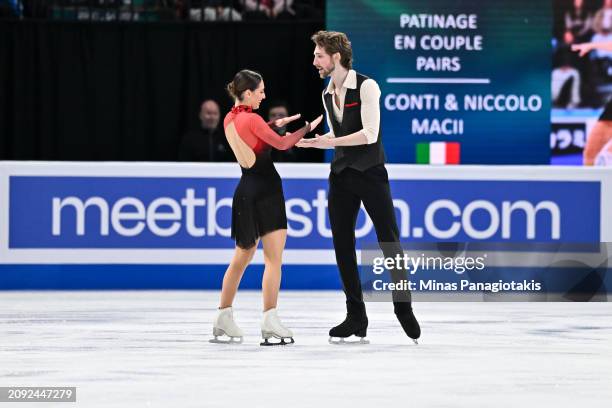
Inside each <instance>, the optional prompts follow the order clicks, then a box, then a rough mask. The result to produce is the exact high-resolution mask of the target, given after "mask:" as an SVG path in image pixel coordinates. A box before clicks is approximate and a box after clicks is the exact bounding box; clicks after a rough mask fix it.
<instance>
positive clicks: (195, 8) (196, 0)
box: [183, 0, 242, 21]
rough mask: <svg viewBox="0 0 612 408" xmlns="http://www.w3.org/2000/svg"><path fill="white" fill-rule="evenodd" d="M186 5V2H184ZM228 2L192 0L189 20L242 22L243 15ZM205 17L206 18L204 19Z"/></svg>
mask: <svg viewBox="0 0 612 408" xmlns="http://www.w3.org/2000/svg"><path fill="white" fill-rule="evenodd" d="M183 3H184V0H183ZM232 3H233V2H232V1H227V0H191V1H190V2H189V7H190V9H189V20H192V21H242V14H240V13H239V12H238V11H237V10H235V9H234V8H233V7H232ZM202 15H204V18H202Z"/></svg>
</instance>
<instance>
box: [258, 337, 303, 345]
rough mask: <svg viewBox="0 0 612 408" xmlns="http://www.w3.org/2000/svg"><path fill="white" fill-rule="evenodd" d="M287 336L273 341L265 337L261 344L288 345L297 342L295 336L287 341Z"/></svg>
mask: <svg viewBox="0 0 612 408" xmlns="http://www.w3.org/2000/svg"><path fill="white" fill-rule="evenodd" d="M285 338H287V337H284V338H281V339H280V341H278V342H272V341H270V339H264V341H262V342H261V343H259V345H260V346H265V347H268V346H286V345H289V344H293V343H295V340H293V337H288V339H289V341H285Z"/></svg>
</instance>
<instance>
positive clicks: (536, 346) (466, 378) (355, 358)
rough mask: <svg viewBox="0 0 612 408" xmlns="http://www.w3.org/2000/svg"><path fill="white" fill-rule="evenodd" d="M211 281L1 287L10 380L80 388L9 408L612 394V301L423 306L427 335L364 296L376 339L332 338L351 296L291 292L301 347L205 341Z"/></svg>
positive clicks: (0, 368)
mask: <svg viewBox="0 0 612 408" xmlns="http://www.w3.org/2000/svg"><path fill="white" fill-rule="evenodd" d="M217 301H218V292H215V291H186V292H179V291H169V292H164V291H155V292H154V291H146V292H92V291H83V292H0V386H76V387H77V403H76V404H75V403H61V404H57V403H55V404H52V403H51V404H43V405H40V404H39V403H19V404H9V403H0V406H1V407H5V406H6V407H9V406H17V407H27V406H34V407H38V408H40V407H46V406H49V407H51V406H53V407H55V406H58V407H62V406H66V407H74V406H78V407H87V408H89V407H171V408H184V407H221V406H223V407H264V406H265V407H280V406H283V407H285V406H286V407H292V408H293V407H321V408H324V407H341V406H351V407H362V406H374V407H383V406H387V407H395V406H405V407H408V406H415V407H470V408H472V407H484V406H495V407H515V406H519V405H523V406H530V407H575V406H576V402H580V403H581V404H580V405H583V406H587V404H591V406H593V407H595V406H603V405H605V404H607V403H609V401H610V400H612V305H611V304H610V303H416V304H415V305H414V308H415V313H416V315H417V317H418V318H419V319H420V321H421V324H422V329H423V336H422V337H421V339H420V343H421V344H419V345H418V346H416V345H414V344H412V341H410V339H408V338H407V337H405V335H404V334H403V332H402V331H401V328H400V326H399V323H398V322H397V321H396V320H395V317H394V315H393V313H392V305H390V304H384V303H368V305H367V307H368V315H369V319H370V327H369V331H368V338H369V340H370V341H371V344H369V345H353V346H338V345H330V344H328V343H327V340H328V336H327V331H328V330H329V328H330V327H331V326H332V325H334V324H336V323H339V322H340V321H341V320H342V319H343V317H344V303H343V295H342V293H341V292H306V291H302V292H290V291H283V292H281V300H280V304H279V314H280V316H281V318H282V320H283V321H284V323H285V324H286V325H287V326H288V327H289V328H291V329H292V330H293V331H294V333H295V340H296V344H294V345H291V346H287V347H260V346H259V320H260V317H261V295H260V293H259V292H256V291H241V292H239V293H238V298H237V300H236V303H235V304H234V307H235V310H236V312H235V315H236V319H237V321H238V323H239V324H240V325H241V327H242V328H243V330H244V331H245V335H246V336H245V343H244V344H241V345H219V344H210V343H208V340H209V338H210V337H211V336H210V335H211V330H212V321H213V316H214V314H215V308H216V306H217Z"/></svg>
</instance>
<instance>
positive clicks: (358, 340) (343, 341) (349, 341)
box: [328, 336, 370, 345]
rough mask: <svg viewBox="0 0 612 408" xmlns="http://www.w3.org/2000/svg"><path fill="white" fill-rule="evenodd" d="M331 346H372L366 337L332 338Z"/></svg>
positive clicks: (330, 340) (330, 339)
mask: <svg viewBox="0 0 612 408" xmlns="http://www.w3.org/2000/svg"><path fill="white" fill-rule="evenodd" d="M328 342H329V344H336V345H354V344H370V340H367V339H366V338H365V337H357V336H351V337H346V338H344V337H330V338H329V340H328Z"/></svg>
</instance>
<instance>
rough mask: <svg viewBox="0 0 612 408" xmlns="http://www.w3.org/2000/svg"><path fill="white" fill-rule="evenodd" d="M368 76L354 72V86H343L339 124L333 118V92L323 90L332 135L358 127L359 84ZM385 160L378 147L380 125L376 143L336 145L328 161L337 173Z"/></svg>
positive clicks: (360, 127) (383, 152)
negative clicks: (355, 85)
mask: <svg viewBox="0 0 612 408" xmlns="http://www.w3.org/2000/svg"><path fill="white" fill-rule="evenodd" d="M366 79H368V77H366V76H364V75H361V74H357V88H355V89H350V88H349V89H347V90H346V97H345V99H344V114H343V115H342V123H339V122H338V121H337V120H336V117H335V115H334V107H333V103H334V102H333V100H332V98H333V95H332V94H330V93H328V92H327V88H326V89H325V90H323V100H324V101H325V107H326V108H327V112H328V113H329V120H330V121H331V125H332V129H333V131H334V135H335V136H336V137H341V136H346V135H350V134H351V133H355V132H357V131H359V130H361V129H363V125H362V123H361V96H360V90H361V84H363V81H365V80H366ZM384 163H385V151H384V149H383V146H382V126H381V127H379V129H378V139H377V140H376V143H372V144H367V145H359V146H338V147H336V148H335V149H334V159H333V160H332V163H331V170H332V172H334V173H340V172H341V171H342V170H344V169H345V168H347V167H351V168H353V169H355V170H359V171H365V170H367V169H369V168H370V167H374V166H377V165H379V164H384Z"/></svg>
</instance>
